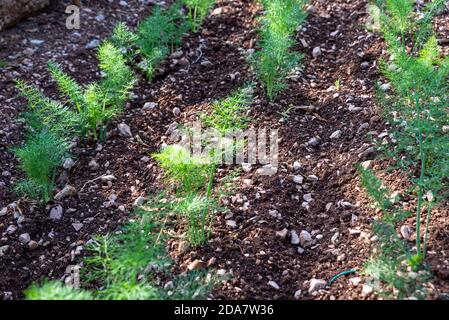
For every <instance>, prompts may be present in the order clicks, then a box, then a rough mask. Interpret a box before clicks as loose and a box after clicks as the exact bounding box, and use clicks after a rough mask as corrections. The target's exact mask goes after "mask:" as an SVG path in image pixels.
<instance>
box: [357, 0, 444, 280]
mask: <svg viewBox="0 0 449 320" xmlns="http://www.w3.org/2000/svg"><path fill="white" fill-rule="evenodd" d="M443 5H444V1H440V0H436V1H431V2H428V3H427V4H426V5H425V6H424V7H423V9H422V11H421V14H420V15H418V14H417V13H416V12H415V1H414V0H398V1H378V6H379V10H380V21H381V31H382V33H383V36H384V38H385V40H386V42H387V45H388V51H389V53H390V59H389V61H384V60H382V61H381V64H380V65H381V71H382V73H383V74H384V76H385V77H386V78H387V80H388V81H389V83H390V84H391V87H392V90H391V92H389V91H387V92H383V91H381V90H379V101H380V104H381V105H382V106H383V112H384V115H385V117H386V119H387V120H388V121H389V122H390V124H391V125H392V128H391V136H392V140H393V144H392V147H390V148H383V149H384V152H385V153H386V155H387V156H389V157H390V158H392V159H394V160H395V161H396V165H397V167H399V168H401V169H403V170H405V171H406V172H409V174H410V180H411V182H412V185H413V190H412V194H414V195H416V203H417V204H416V210H415V220H416V243H415V248H416V252H414V253H413V254H411V253H410V254H409V255H408V256H407V259H406V261H407V263H408V265H409V266H410V267H411V268H412V270H414V271H417V270H419V269H422V267H423V262H424V259H425V257H426V250H427V241H428V239H427V237H428V226H429V222H430V219H431V213H432V209H433V208H434V207H435V206H437V205H438V204H439V203H441V201H442V200H444V199H446V198H447V197H446V195H447V191H448V190H447V187H446V184H445V180H446V179H447V177H448V176H449V161H448V158H447V154H448V152H449V137H448V136H447V134H446V133H445V132H444V128H445V127H446V126H447V125H448V124H449V115H448V112H447V101H448V98H449V94H448V92H449V84H448V79H449V59H448V58H442V57H441V53H440V50H439V48H438V43H437V39H436V37H435V35H433V31H432V17H433V16H434V15H435V14H436V13H437V12H438V10H439V8H441V7H442V6H443ZM364 175H365V176H366V173H364ZM362 180H363V179H362ZM365 180H366V178H365ZM365 187H366V188H367V190H368V193H370V194H373V190H370V187H369V186H368V185H367V184H366V183H365ZM379 197H381V196H380V195H379V193H378V194H377V196H376V193H374V198H375V199H376V201H377V203H380V202H381V201H380V200H379ZM381 209H382V210H387V209H389V208H387V207H386V203H384V204H383V205H382V207H381ZM423 214H425V218H423V217H422V216H423ZM399 221H400V220H399ZM394 222H398V221H397V220H396V221H394ZM423 223H424V228H423V226H422V224H423ZM389 229H390V230H391V232H392V233H394V234H396V233H395V231H394V224H393V225H390V226H389ZM385 241H386V242H388V239H386V240H385ZM385 241H384V242H382V244H381V245H383V246H385V245H386V243H385ZM393 255H396V253H393V254H389V255H388V256H389V257H390V258H391V257H392V256H393ZM391 267H392V268H395V267H398V264H395V265H392V266H391ZM390 274H391V275H394V274H395V271H394V270H392V271H391V273H390ZM383 280H385V279H383ZM393 280H394V279H392V280H391V281H390V283H391V282H392V281H393ZM393 285H394V286H395V287H396V289H399V288H397V286H396V285H395V284H393Z"/></svg>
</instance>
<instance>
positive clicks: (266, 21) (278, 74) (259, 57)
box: [253, 0, 306, 100]
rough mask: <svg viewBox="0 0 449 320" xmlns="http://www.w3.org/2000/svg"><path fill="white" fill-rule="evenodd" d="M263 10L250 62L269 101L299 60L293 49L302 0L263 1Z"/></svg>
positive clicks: (280, 88)
mask: <svg viewBox="0 0 449 320" xmlns="http://www.w3.org/2000/svg"><path fill="white" fill-rule="evenodd" d="M262 2H263V4H264V6H265V9H266V13H265V16H264V18H263V20H262V29H261V32H260V38H261V40H260V50H259V51H258V52H256V53H255V55H254V59H253V64H254V67H255V69H256V73H257V76H258V78H259V80H260V82H261V83H262V86H263V87H264V89H265V91H266V94H267V96H268V98H269V99H270V100H274V99H275V98H276V96H277V94H278V93H279V92H280V91H282V90H283V89H284V88H285V86H286V80H285V78H286V76H287V75H288V74H289V73H290V72H291V70H292V69H294V68H295V67H296V66H297V64H298V62H299V61H300V60H301V58H302V55H301V54H299V53H298V52H295V51H292V50H291V48H292V47H293V45H294V43H295V41H294V38H293V35H294V32H295V30H296V28H297V27H298V26H299V25H301V24H302V23H303V22H304V21H305V19H306V13H305V10H304V5H305V4H306V1H305V0H273V1H262Z"/></svg>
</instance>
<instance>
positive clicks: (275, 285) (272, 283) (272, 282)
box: [268, 281, 281, 290]
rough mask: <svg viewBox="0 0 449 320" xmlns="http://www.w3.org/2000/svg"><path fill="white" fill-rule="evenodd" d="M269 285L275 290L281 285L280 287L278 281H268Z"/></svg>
mask: <svg viewBox="0 0 449 320" xmlns="http://www.w3.org/2000/svg"><path fill="white" fill-rule="evenodd" d="M268 285H269V286H270V287H272V288H273V289H275V290H279V289H280V288H281V287H279V285H278V284H277V283H276V282H274V281H268Z"/></svg>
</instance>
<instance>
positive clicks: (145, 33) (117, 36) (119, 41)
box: [110, 2, 189, 80]
mask: <svg viewBox="0 0 449 320" xmlns="http://www.w3.org/2000/svg"><path fill="white" fill-rule="evenodd" d="M188 27H189V26H188V23H187V21H186V18H185V16H184V15H183V13H182V11H181V4H180V2H175V3H174V4H172V5H171V6H170V7H169V8H168V9H163V8H162V7H160V6H157V7H155V8H154V9H153V11H152V12H151V14H150V15H149V16H148V17H147V18H145V19H144V20H143V21H142V22H140V23H139V26H138V28H137V32H136V33H134V32H132V31H131V30H130V29H129V28H128V27H127V26H126V25H125V24H124V23H123V22H120V23H118V24H117V25H116V27H115V28H114V31H113V34H112V37H111V40H110V41H111V43H112V44H113V45H114V46H115V47H117V48H119V49H120V51H121V52H122V53H123V54H124V55H125V57H126V59H127V60H128V61H132V60H134V59H136V58H137V57H139V58H140V59H142V60H141V61H140V63H138V66H139V67H140V68H141V69H142V70H143V72H144V73H145V75H146V77H147V78H148V80H151V79H152V78H153V76H154V72H155V70H156V68H157V66H158V65H159V64H160V63H161V61H162V60H163V59H164V58H165V57H166V56H167V55H168V54H169V53H171V52H173V51H174V50H175V48H176V47H178V46H179V45H180V44H181V39H182V36H183V35H184V33H186V32H187V31H188Z"/></svg>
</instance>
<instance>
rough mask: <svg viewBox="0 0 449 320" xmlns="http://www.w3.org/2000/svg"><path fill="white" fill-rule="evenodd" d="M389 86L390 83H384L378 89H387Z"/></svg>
mask: <svg viewBox="0 0 449 320" xmlns="http://www.w3.org/2000/svg"><path fill="white" fill-rule="evenodd" d="M390 88H391V85H390V84H389V83H384V84H382V85H381V86H380V90H382V91H388V90H390Z"/></svg>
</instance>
